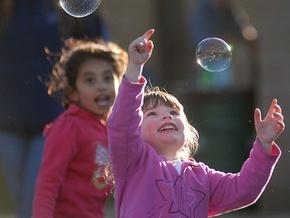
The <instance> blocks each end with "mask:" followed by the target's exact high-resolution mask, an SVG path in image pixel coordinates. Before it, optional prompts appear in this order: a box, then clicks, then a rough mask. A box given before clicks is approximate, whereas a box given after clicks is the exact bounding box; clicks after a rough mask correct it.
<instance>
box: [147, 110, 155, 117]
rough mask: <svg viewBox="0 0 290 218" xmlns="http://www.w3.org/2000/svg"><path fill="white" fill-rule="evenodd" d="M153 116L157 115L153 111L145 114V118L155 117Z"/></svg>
mask: <svg viewBox="0 0 290 218" xmlns="http://www.w3.org/2000/svg"><path fill="white" fill-rule="evenodd" d="M155 115H157V113H156V112H155V111H151V112H149V113H147V114H146V117H149V116H155Z"/></svg>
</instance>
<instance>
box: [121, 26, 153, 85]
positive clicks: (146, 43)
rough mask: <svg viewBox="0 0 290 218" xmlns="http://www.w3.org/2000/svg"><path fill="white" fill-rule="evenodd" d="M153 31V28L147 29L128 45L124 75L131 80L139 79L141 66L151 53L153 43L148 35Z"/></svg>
mask: <svg viewBox="0 0 290 218" xmlns="http://www.w3.org/2000/svg"><path fill="white" fill-rule="evenodd" d="M153 33H154V29H149V30H147V31H146V32H145V33H144V34H143V35H142V36H140V37H138V38H137V39H135V40H134V41H133V42H131V44H130V45H129V51H128V53H129V62H128V66H127V70H126V73H125V76H126V78H127V79H128V80H129V81H131V82H137V81H138V80H139V79H140V77H141V74H142V70H143V66H144V64H145V63H146V61H147V60H148V59H149V58H150V56H151V54H152V51H153V47H154V45H153V42H152V41H151V40H150V37H151V36H152V35H153Z"/></svg>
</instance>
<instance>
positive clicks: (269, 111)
mask: <svg viewBox="0 0 290 218" xmlns="http://www.w3.org/2000/svg"><path fill="white" fill-rule="evenodd" d="M276 104H277V99H276V98H274V99H273V100H272V103H271V105H270V107H269V109H268V112H267V115H271V114H273V112H274V111H275V105H276Z"/></svg>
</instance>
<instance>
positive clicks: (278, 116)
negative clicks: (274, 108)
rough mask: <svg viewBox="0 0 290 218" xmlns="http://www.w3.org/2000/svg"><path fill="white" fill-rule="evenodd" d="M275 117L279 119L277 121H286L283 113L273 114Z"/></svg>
mask: <svg viewBox="0 0 290 218" xmlns="http://www.w3.org/2000/svg"><path fill="white" fill-rule="evenodd" d="M273 116H274V117H275V118H276V119H277V120H281V121H283V120H284V117H283V115H282V114H281V113H278V112H275V113H273Z"/></svg>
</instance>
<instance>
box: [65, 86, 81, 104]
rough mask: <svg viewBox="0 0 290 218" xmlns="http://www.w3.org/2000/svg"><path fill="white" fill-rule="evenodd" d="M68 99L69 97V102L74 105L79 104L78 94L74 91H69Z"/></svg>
mask: <svg viewBox="0 0 290 218" xmlns="http://www.w3.org/2000/svg"><path fill="white" fill-rule="evenodd" d="M68 97H69V100H70V101H72V102H74V103H77V102H79V93H78V91H77V90H76V89H70V90H69V94H68Z"/></svg>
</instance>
